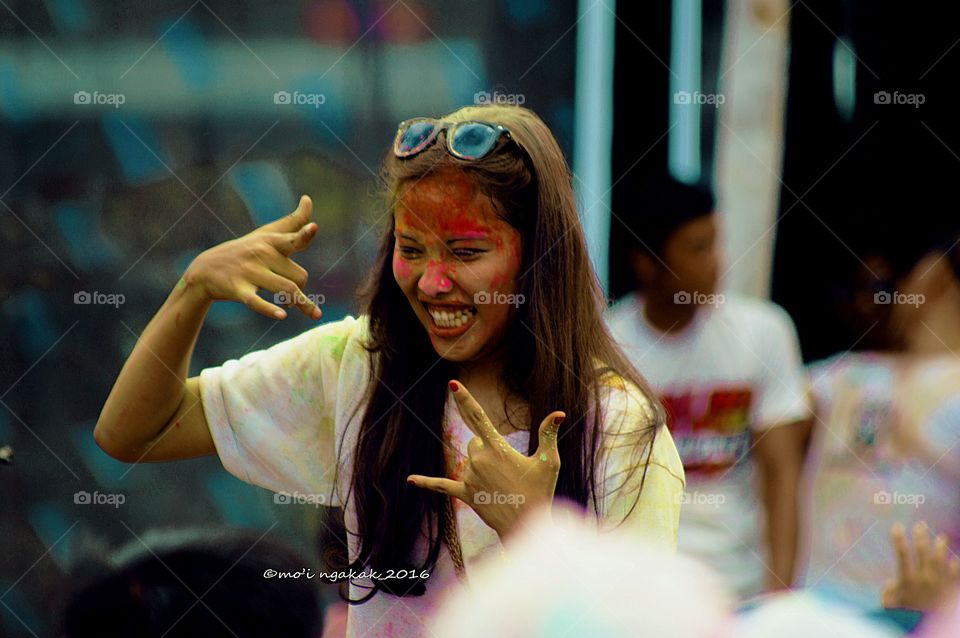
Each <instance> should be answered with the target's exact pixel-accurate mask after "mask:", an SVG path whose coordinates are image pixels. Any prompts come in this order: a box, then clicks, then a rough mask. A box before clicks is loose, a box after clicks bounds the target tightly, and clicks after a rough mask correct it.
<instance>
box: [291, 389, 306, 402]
mask: <svg viewBox="0 0 960 638" xmlns="http://www.w3.org/2000/svg"><path fill="white" fill-rule="evenodd" d="M293 396H295V397H296V398H297V401H299V402H300V403H306V402H307V393H306V392H305V391H304V389H303V387H299V388H294V389H293Z"/></svg>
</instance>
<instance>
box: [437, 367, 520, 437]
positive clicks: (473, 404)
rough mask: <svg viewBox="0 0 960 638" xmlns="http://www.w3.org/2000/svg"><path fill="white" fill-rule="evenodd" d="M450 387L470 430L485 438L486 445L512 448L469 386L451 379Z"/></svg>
mask: <svg viewBox="0 0 960 638" xmlns="http://www.w3.org/2000/svg"><path fill="white" fill-rule="evenodd" d="M450 389H451V390H453V397H454V398H455V399H456V400H457V409H458V410H460V416H462V417H463V420H464V422H465V423H466V424H467V427H468V428H470V430H471V431H472V432H473V433H474V434H476V435H477V436H479V437H480V438H481V439H483V442H484V443H485V444H486V445H489V446H492V447H494V448H500V449H501V450H507V449H510V450H512V449H513V448H512V447H510V444H509V443H507V440H506V439H505V438H503V436H502V435H501V434H500V433H499V432H497V428H496V427H494V425H493V423H492V422H491V421H490V418H489V417H487V413H486V412H484V411H483V407H481V405H480V404H479V403H477V400H476V399H474V398H473V395H471V394H470V391H469V390H467V387H466V386H465V385H463V384H462V383H459V382H458V381H450Z"/></svg>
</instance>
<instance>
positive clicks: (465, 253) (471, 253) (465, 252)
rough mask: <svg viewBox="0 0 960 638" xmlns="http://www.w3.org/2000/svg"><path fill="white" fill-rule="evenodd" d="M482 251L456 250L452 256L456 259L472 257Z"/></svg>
mask: <svg viewBox="0 0 960 638" xmlns="http://www.w3.org/2000/svg"><path fill="white" fill-rule="evenodd" d="M483 252H484V251H482V250H477V249H476V248H457V249H456V250H454V251H453V254H454V255H456V256H457V257H474V256H476V255H479V254H480V253H483Z"/></svg>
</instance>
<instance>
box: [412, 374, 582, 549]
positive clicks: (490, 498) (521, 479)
mask: <svg viewBox="0 0 960 638" xmlns="http://www.w3.org/2000/svg"><path fill="white" fill-rule="evenodd" d="M450 389H452V390H453V396H454V398H456V401H457V409H459V410H460V414H461V416H463V420H464V421H465V422H466V424H467V427H469V428H470V430H471V431H472V432H473V433H474V434H475V435H476V436H474V437H473V438H472V439H470V443H469V444H468V446H467V466H466V469H465V470H464V472H463V477H462V480H459V481H453V480H450V479H447V478H437V477H432V476H421V475H419V474H411V475H410V476H408V477H407V482H408V483H412V484H413V485H416V486H417V487H423V488H426V489H428V490H434V491H435V492H442V493H443V494H449V495H450V496H455V497H456V498H458V499H460V500H461V501H463V502H464V503H466V504H467V505H469V506H470V507H472V508H473V510H474V511H475V512H476V513H477V515H479V516H480V518H481V519H483V522H485V523H486V524H487V525H489V526H490V527H492V528H493V529H494V530H496V532H497V534H499V535H500V537H501V538H503V536H504V534H506V533H508V532H509V531H510V530H511V529H512V528H513V527H514V525H515V524H516V521H517V520H518V519H519V518H520V517H521V516H522V515H523V512H524V511H526V510H529V509H532V508H535V507H537V506H539V505H543V504H549V503H551V502H552V501H553V492H554V490H555V489H556V487H557V476H558V474H559V472H560V453H559V452H558V451H557V428H558V427H559V426H560V423H562V422H563V419H564V418H566V415H565V414H564V413H563V412H560V411H555V412H551V413H550V414H549V415H547V418H545V419H544V420H543V421H542V422H541V423H540V429H539V432H538V435H539V445H538V447H537V451H536V452H534V454H533V456H525V455H523V454H521V453H520V452H517V451H516V450H515V449H513V447H512V446H511V445H510V444H509V443H508V442H507V440H506V439H504V438H503V435H501V434H500V433H499V432H498V431H497V429H496V427H494V425H493V423H492V422H491V421H490V419H489V418H488V417H487V415H486V413H485V412H484V411H483V408H482V407H480V404H479V403H477V401H476V399H474V398H473V396H471V394H470V393H469V392H468V391H467V388H466V387H464V386H463V385H462V384H459V383H458V382H456V381H451V382H450Z"/></svg>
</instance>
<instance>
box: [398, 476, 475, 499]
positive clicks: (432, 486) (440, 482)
mask: <svg viewBox="0 0 960 638" xmlns="http://www.w3.org/2000/svg"><path fill="white" fill-rule="evenodd" d="M407 483H410V484H411V485H414V486H416V487H421V488H423V489H425V490H431V491H433V492H440V493H442V494H449V495H450V496H455V497H456V498H459V499H460V500H461V501H463V502H467V488H466V485H464V483H463V481H451V480H450V479H446V478H437V477H435V476H423V475H422V474H411V475H410V476H408V477H407Z"/></svg>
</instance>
